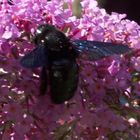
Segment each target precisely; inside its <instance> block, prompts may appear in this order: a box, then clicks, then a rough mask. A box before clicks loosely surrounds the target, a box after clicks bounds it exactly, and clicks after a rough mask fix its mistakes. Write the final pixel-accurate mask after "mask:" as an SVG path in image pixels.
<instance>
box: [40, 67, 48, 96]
mask: <svg viewBox="0 0 140 140" xmlns="http://www.w3.org/2000/svg"><path fill="white" fill-rule="evenodd" d="M47 85H48V81H47V71H46V67H42V70H41V74H40V87H39V92H40V95H44V94H45V93H46V91H47Z"/></svg>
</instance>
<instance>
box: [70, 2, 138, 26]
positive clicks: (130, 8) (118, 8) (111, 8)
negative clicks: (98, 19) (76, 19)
mask: <svg viewBox="0 0 140 140" xmlns="http://www.w3.org/2000/svg"><path fill="white" fill-rule="evenodd" d="M97 1H98V4H99V7H101V8H105V9H106V11H107V12H108V13H111V12H117V13H125V14H127V17H126V18H127V19H130V20H134V21H136V22H137V23H138V24H140V0H97ZM79 3H80V0H75V1H74V2H73V12H74V15H77V16H80V13H81V11H80V10H81V9H80V5H79Z"/></svg>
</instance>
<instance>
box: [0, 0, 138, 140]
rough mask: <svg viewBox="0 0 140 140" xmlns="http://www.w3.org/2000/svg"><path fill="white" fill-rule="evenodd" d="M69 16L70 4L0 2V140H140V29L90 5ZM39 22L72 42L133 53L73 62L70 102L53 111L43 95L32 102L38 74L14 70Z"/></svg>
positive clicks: (87, 0) (87, 1)
mask: <svg viewBox="0 0 140 140" xmlns="http://www.w3.org/2000/svg"><path fill="white" fill-rule="evenodd" d="M72 10H73V1H72V0H61V1H60V0H52V1H47V0H24V1H22V0H13V2H12V4H9V3H8V2H7V0H1V1H0V21H1V24H0V86H1V88H0V94H1V98H0V139H3V140H12V139H13V140H19V139H20V140H52V139H55V140H59V139H63V140H65V139H72V140H110V139H114V140H115V139H138V138H139V137H140V134H139V126H140V124H139V121H138V120H139V119H140V111H139V107H140V99H139V98H140V73H139V72H140V52H139V46H140V37H139V36H140V26H139V25H138V24H137V23H135V22H134V21H130V20H127V19H124V18H125V16H126V15H125V14H118V13H112V14H111V15H109V14H107V13H106V11H105V10H104V9H100V8H99V7H98V3H97V1H95V0H82V1H81V12H82V13H81V17H80V18H77V17H76V16H74V14H73V11H72ZM43 23H47V24H52V25H55V26H56V27H57V28H59V29H60V30H62V31H64V32H65V34H66V35H67V36H68V37H69V38H70V39H87V40H96V41H105V42H114V43H122V44H126V45H128V46H129V47H130V48H132V49H133V52H132V53H129V54H126V55H123V56H111V57H108V58H105V59H102V60H98V61H95V62H91V61H88V60H83V59H80V58H79V59H77V63H78V65H79V71H80V74H79V85H78V89H77V91H76V94H75V97H74V98H73V99H72V100H70V101H69V102H67V103H65V104H61V105H54V104H52V102H51V101H50V99H49V94H46V95H45V96H43V97H40V96H38V95H39V93H38V85H39V71H40V70H39V69H31V70H30V69H25V68H23V67H21V66H20V64H19V59H20V57H21V56H23V55H24V54H25V53H26V52H27V51H29V50H30V49H32V48H33V47H34V45H33V43H32V37H33V35H34V31H35V29H36V27H37V26H38V25H40V24H43ZM130 120H134V121H130Z"/></svg>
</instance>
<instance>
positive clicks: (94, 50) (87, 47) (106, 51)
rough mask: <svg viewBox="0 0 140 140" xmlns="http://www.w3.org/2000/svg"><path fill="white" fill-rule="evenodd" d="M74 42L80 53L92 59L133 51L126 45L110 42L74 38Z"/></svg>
mask: <svg viewBox="0 0 140 140" xmlns="http://www.w3.org/2000/svg"><path fill="white" fill-rule="evenodd" d="M72 43H73V45H74V48H75V49H76V51H78V53H79V54H81V55H83V56H84V58H85V57H86V58H87V59H89V60H92V61H93V60H99V59H101V58H104V57H107V56H111V55H114V54H124V53H127V52H130V51H131V49H130V48H129V47H128V46H126V45H122V44H113V43H108V42H98V41H87V40H74V41H73V42H72Z"/></svg>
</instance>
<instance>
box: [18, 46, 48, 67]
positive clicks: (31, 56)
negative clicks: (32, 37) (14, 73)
mask: <svg viewBox="0 0 140 140" xmlns="http://www.w3.org/2000/svg"><path fill="white" fill-rule="evenodd" d="M20 64H21V65H22V66H23V67H25V68H37V67H42V66H47V64H48V58H47V49H46V48H45V47H43V46H38V47H36V48H35V49H33V50H32V51H30V52H29V53H27V54H25V56H23V57H22V58H21V59H20Z"/></svg>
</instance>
